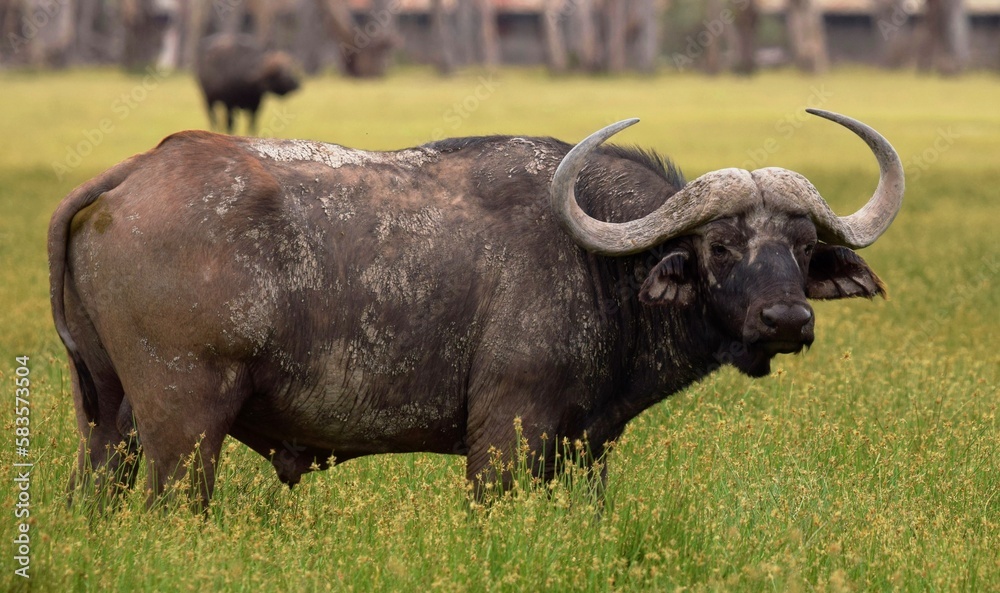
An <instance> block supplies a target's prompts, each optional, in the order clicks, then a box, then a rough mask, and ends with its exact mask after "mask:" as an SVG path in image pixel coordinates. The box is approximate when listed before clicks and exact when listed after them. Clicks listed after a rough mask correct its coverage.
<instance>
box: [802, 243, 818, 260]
mask: <svg viewBox="0 0 1000 593" xmlns="http://www.w3.org/2000/svg"><path fill="white" fill-rule="evenodd" d="M815 247H816V244H815V243H807V244H806V246H805V247H803V248H802V253H804V254H805V256H806V257H810V256H811V255H812V254H813V249H814V248H815Z"/></svg>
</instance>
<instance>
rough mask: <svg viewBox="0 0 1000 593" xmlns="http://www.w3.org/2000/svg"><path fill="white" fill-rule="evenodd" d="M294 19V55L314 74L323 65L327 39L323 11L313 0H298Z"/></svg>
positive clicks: (305, 68)
mask: <svg viewBox="0 0 1000 593" xmlns="http://www.w3.org/2000/svg"><path fill="white" fill-rule="evenodd" d="M295 21H296V24H297V27H296V35H295V43H294V48H293V49H294V52H295V57H296V58H298V60H299V63H300V64H302V68H303V69H304V70H305V71H306V72H307V73H309V74H316V73H317V72H319V71H320V70H321V69H322V68H323V66H324V55H323V47H324V46H325V45H326V41H327V40H326V35H325V33H324V29H323V11H322V10H321V9H320V7H319V5H318V4H317V3H316V2H314V0H298V2H297V3H296V8H295Z"/></svg>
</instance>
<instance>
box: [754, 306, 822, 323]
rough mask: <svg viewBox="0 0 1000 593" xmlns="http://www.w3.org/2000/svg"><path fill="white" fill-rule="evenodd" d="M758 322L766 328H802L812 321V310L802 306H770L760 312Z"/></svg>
mask: <svg viewBox="0 0 1000 593" xmlns="http://www.w3.org/2000/svg"><path fill="white" fill-rule="evenodd" d="M760 320H761V321H762V322H764V325H766V326H767V327H772V328H776V327H779V326H782V327H803V326H805V325H806V324H807V323H809V321H811V320H812V310H810V309H809V307H804V306H802V305H792V306H788V305H783V304H778V305H772V306H770V307H766V308H765V309H763V310H762V311H761V312H760Z"/></svg>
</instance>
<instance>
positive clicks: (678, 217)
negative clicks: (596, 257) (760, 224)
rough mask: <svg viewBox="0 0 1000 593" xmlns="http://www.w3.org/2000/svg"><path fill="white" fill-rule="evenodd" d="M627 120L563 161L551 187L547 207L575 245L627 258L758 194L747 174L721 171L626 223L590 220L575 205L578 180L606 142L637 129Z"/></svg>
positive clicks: (589, 139)
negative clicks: (621, 133) (589, 161)
mask: <svg viewBox="0 0 1000 593" xmlns="http://www.w3.org/2000/svg"><path fill="white" fill-rule="evenodd" d="M638 121H639V120H638V119H627V120H624V121H620V122H618V123H615V124H611V125H610V126H607V127H606V128H604V129H601V130H598V131H597V132H594V133H593V134H591V135H590V136H587V138H585V139H584V140H583V141H582V142H580V143H579V144H577V145H576V146H574V147H573V149H572V150H570V151H569V153H567V154H566V156H565V157H563V160H562V162H561V163H559V167H558V168H557V169H556V172H555V175H553V176H552V182H551V184H550V185H549V203H550V205H551V207H552V211H553V212H554V213H555V214H556V217H557V218H558V219H559V222H560V223H561V224H562V225H563V228H564V229H566V232H567V233H569V235H570V236H571V237H572V238H573V240H574V241H576V243H577V244H578V245H580V246H581V247H583V248H584V249H586V250H588V251H591V252H594V253H597V254H600V255H629V254H632V253H639V252H640V251H645V250H646V249H649V248H650V247H652V246H654V245H658V244H660V243H662V242H664V241H666V240H667V239H670V238H671V237H675V236H677V235H679V234H680V233H682V232H683V231H686V230H689V229H691V228H694V227H696V226H699V225H701V224H704V223H706V222H708V221H710V220H712V219H713V218H715V217H716V216H718V213H719V212H720V211H721V209H723V208H725V209H726V210H733V209H739V208H740V206H741V205H742V204H749V203H750V202H751V201H752V200H753V199H754V198H755V197H756V196H758V195H759V194H758V193H757V190H756V187H755V186H754V182H753V180H752V178H751V177H750V173H749V172H748V171H744V170H742V169H722V170H720V171H712V172H710V173H706V174H704V175H702V176H701V177H699V178H698V179H695V180H694V181H692V182H690V183H688V184H687V185H685V186H684V188H683V189H681V190H680V191H679V192H677V193H676V194H674V195H672V196H670V199H668V200H666V201H665V202H664V204H663V205H661V206H660V207H659V208H657V209H656V210H655V211H653V212H651V213H650V214H648V215H646V216H644V217H642V218H640V219H637V220H630V221H628V222H621V223H615V222H604V221H602V220H598V219H596V218H593V217H591V216H590V215H588V214H587V213H586V212H584V211H583V209H582V208H580V205H579V204H578V203H577V201H576V193H575V192H574V189H573V188H574V186H575V185H576V178H577V176H578V175H579V173H580V171H581V170H582V169H583V167H584V165H585V164H586V162H587V157H588V156H589V155H590V153H591V152H592V151H593V150H594V149H596V148H597V147H598V146H600V145H601V144H602V143H603V142H604V141H605V140H607V139H608V138H610V137H611V136H614V135H615V134H617V133H618V132H620V131H621V130H624V129H625V128H627V127H629V126H631V125H633V124H635V123H636V122H638Z"/></svg>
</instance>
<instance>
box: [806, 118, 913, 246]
mask: <svg viewBox="0 0 1000 593" xmlns="http://www.w3.org/2000/svg"><path fill="white" fill-rule="evenodd" d="M806 111H807V112H808V113H811V114H813V115H818V116H819V117H822V118H825V119H828V120H830V121H832V122H836V123H838V124H840V125H842V126H844V127H845V128H847V129H848V130H850V131H852V132H854V133H855V134H857V135H858V136H859V137H860V138H861V139H862V140H864V141H865V144H867V145H868V147H869V148H870V149H871V151H872V152H873V153H874V154H875V158H876V159H877V160H878V167H879V180H878V186H877V187H876V188H875V193H874V194H873V195H872V197H871V198H870V199H869V200H868V202H867V203H866V204H865V205H864V206H863V207H862V208H861V209H860V210H858V211H857V212H855V213H854V214H851V215H850V216H837V215H836V214H834V213H833V211H832V210H831V209H830V206H829V205H827V203H826V202H825V201H824V200H823V199H822V198H819V195H818V194H815V196H816V197H817V198H819V199H818V201H817V200H811V203H810V204H809V205H808V206H809V210H810V212H811V214H812V218H813V221H814V222H815V224H816V230H817V231H818V232H819V236H820V239H822V240H823V241H825V242H827V243H832V244H838V245H844V246H846V247H850V248H852V249H859V248H861V247H867V246H869V245H871V244H872V243H874V242H875V240H876V239H878V238H879V237H880V236H881V235H882V233H884V232H885V231H886V229H888V228H889V225H890V224H891V223H892V221H893V219H895V218H896V214H898V213H899V208H900V206H902V204H903V190H904V189H905V185H906V184H905V180H904V175H903V164H902V163H901V162H900V161H899V155H898V154H896V151H895V149H893V147H892V145H891V144H889V141H888V140H886V139H885V138H884V137H883V136H882V135H881V134H879V133H878V132H876V131H875V130H873V129H872V128H870V127H869V126H867V125H865V124H863V123H861V122H859V121H857V120H855V119H851V118H850V117H847V116H845V115H840V114H839V113H833V112H831V111H823V110H821V109H806Z"/></svg>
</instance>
